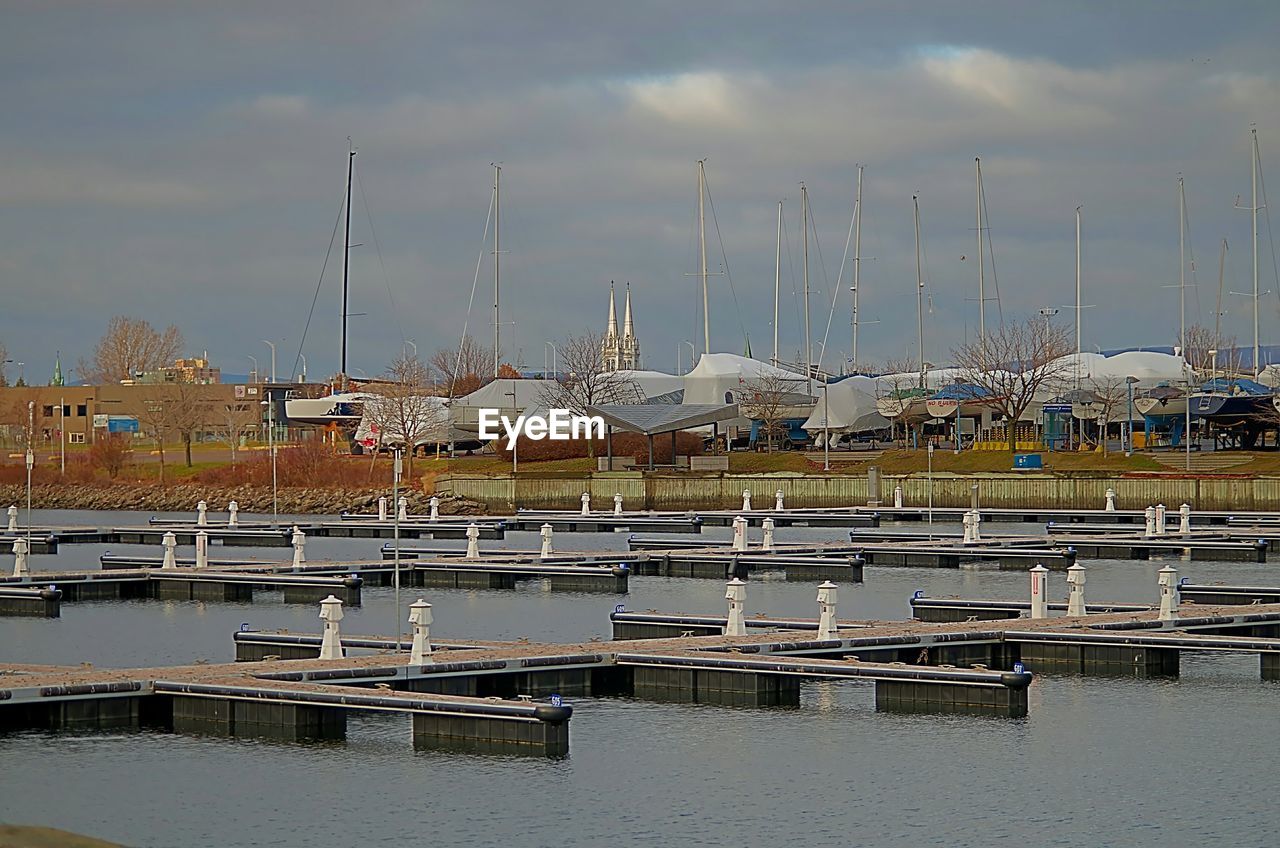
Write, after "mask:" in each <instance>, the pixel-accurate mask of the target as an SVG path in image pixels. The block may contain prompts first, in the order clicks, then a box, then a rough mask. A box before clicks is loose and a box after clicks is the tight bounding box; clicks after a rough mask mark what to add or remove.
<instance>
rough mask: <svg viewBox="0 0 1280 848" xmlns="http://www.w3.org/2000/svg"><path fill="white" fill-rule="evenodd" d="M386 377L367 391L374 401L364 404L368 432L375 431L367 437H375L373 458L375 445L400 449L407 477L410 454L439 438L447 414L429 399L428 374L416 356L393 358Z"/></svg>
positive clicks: (405, 354)
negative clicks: (389, 445)
mask: <svg viewBox="0 0 1280 848" xmlns="http://www.w3.org/2000/svg"><path fill="white" fill-rule="evenodd" d="M387 377H388V378H389V379H388V381H387V382H385V383H377V384H374V385H370V386H369V387H368V389H369V390H370V391H371V392H372V393H373V394H376V395H377V397H376V398H369V399H368V400H366V401H365V404H364V414H365V418H366V421H367V423H368V425H369V427H370V430H371V431H372V430H376V431H377V432H376V434H374V433H371V435H374V436H375V437H376V444H375V447H374V450H373V455H374V457H375V458H376V457H377V446H378V445H383V444H393V445H397V444H398V445H403V446H404V448H405V473H406V474H410V475H411V474H412V473H413V453H414V450H415V449H416V448H417V447H418V445H420V444H423V443H424V442H425V441H426V440H428V439H431V438H442V434H441V432H440V431H441V428H442V427H443V426H444V425H445V424H446V423H447V422H448V411H447V409H446V408H445V406H444V405H443V403H442V402H441V400H440V398H438V397H434V396H432V394H431V392H430V383H431V379H430V377H431V372H430V370H429V369H428V368H427V366H426V364H425V363H424V362H422V360H420V359H418V357H417V356H416V355H410V354H408V353H402V354H401V355H400V356H398V357H396V359H395V360H394V361H392V363H391V364H390V365H389V366H388V367H387ZM370 468H371V469H372V465H371V466H370Z"/></svg>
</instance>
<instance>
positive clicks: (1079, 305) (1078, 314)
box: [1076, 206, 1084, 371]
mask: <svg viewBox="0 0 1280 848" xmlns="http://www.w3.org/2000/svg"><path fill="white" fill-rule="evenodd" d="M1082 208H1083V207H1081V206H1077V207H1076V370H1077V371H1079V369H1080V353H1081V346H1080V339H1081V335H1080V317H1081V316H1082V315H1083V314H1084V304H1083V303H1082V302H1081V300H1080V294H1081V286H1080V210H1081V209H1082Z"/></svg>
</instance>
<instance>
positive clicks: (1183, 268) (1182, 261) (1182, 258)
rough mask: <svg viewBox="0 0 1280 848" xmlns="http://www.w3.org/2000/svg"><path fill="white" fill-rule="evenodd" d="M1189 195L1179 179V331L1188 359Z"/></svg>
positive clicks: (1179, 343)
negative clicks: (1187, 248)
mask: <svg viewBox="0 0 1280 848" xmlns="http://www.w3.org/2000/svg"><path fill="white" fill-rule="evenodd" d="M1186 243H1187V194H1186V187H1185V186H1184V185H1183V183H1182V177H1178V309H1179V312H1180V318H1179V320H1180V323H1179V325H1178V326H1179V327H1180V328H1181V329H1180V330H1179V331H1178V345H1179V347H1181V348H1182V358H1183V359H1184V360H1185V359H1186V358H1187V250H1186Z"/></svg>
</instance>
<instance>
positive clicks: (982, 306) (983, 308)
mask: <svg viewBox="0 0 1280 848" xmlns="http://www.w3.org/2000/svg"><path fill="white" fill-rule="evenodd" d="M973 168H974V172H975V173H976V175H977V181H978V186H977V193H976V195H975V200H974V206H975V212H974V221H975V222H976V223H975V224H974V227H975V228H977V230H978V346H979V347H980V348H981V349H983V350H984V352H985V349H986V344H987V279H986V268H985V266H984V265H983V261H984V258H985V257H984V256H983V250H982V159H981V158H979V157H977V156H975V157H974V158H973Z"/></svg>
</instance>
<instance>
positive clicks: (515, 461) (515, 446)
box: [505, 386, 520, 492]
mask: <svg viewBox="0 0 1280 848" xmlns="http://www.w3.org/2000/svg"><path fill="white" fill-rule="evenodd" d="M505 396H506V397H509V398H511V408H512V409H513V410H515V408H516V390H515V386H512V387H511V391H509V392H506V393H505ZM516 412H517V414H519V410H516ZM519 449H520V439H519V436H517V437H516V438H514V439H512V440H511V491H512V492H514V491H515V488H516V472H517V471H518V470H520V460H519V458H518V457H517V456H516V453H517V451H519Z"/></svg>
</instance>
